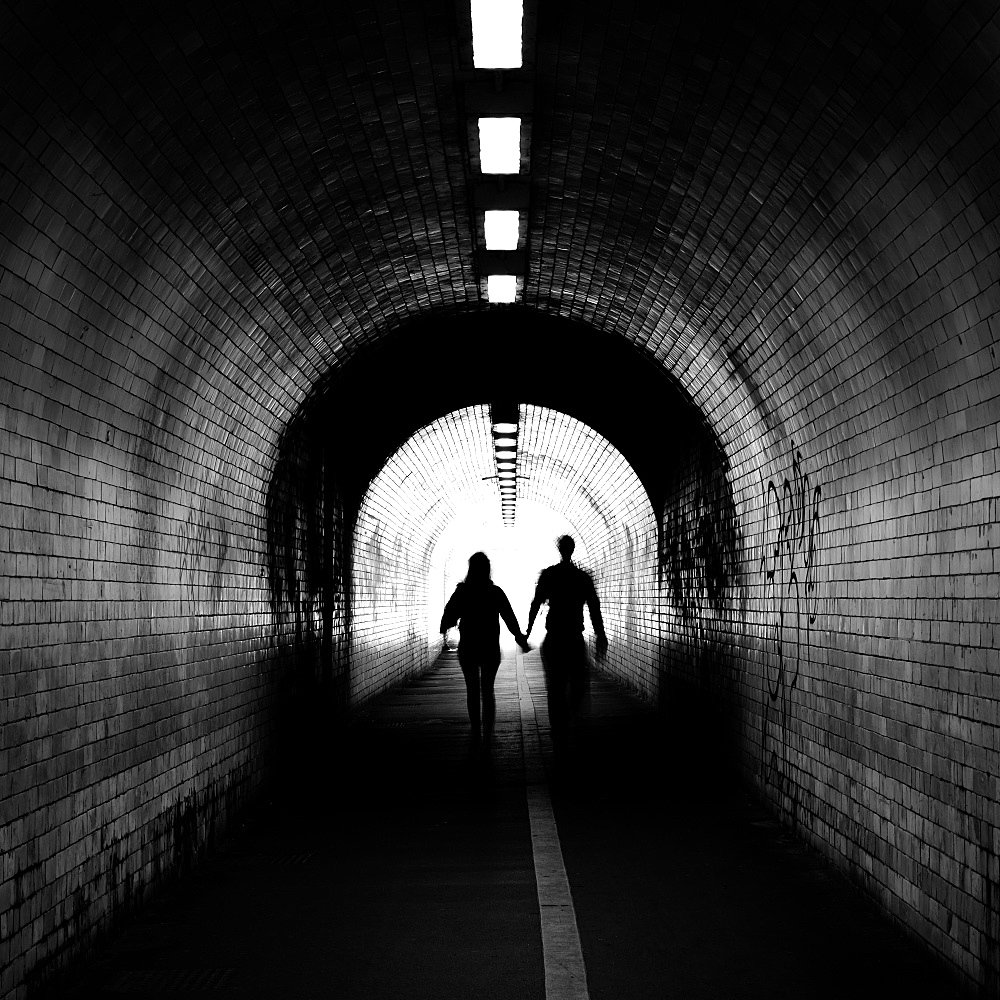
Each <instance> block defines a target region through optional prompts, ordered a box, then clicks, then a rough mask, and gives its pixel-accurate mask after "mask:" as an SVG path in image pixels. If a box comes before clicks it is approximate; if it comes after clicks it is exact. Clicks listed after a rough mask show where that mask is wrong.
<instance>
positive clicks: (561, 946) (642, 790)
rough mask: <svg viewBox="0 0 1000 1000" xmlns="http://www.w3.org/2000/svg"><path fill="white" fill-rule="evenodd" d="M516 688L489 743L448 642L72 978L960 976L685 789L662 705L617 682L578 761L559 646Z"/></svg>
mask: <svg viewBox="0 0 1000 1000" xmlns="http://www.w3.org/2000/svg"><path fill="white" fill-rule="evenodd" d="M497 695H498V698H497V701H498V712H497V731H496V734H495V738H494V742H493V745H492V747H491V752H490V753H489V754H483V753H481V752H480V751H478V750H477V749H476V748H475V747H474V746H473V744H472V742H471V740H470V738H469V732H468V720H467V718H466V717H465V689H464V685H463V681H462V676H461V672H460V670H459V668H458V663H457V660H456V659H455V656H454V654H447V653H446V654H445V655H444V656H442V658H441V659H440V660H439V661H438V663H437V664H436V666H435V667H434V669H433V670H431V671H430V672H429V673H427V674H425V675H424V676H423V677H420V678H418V679H416V680H414V681H412V682H409V683H407V684H405V685H403V686H402V687H400V688H398V689H396V690H394V691H392V692H390V693H388V694H387V695H385V696H384V697H382V698H381V699H379V700H378V701H377V703H375V704H374V705H372V706H371V707H370V708H369V709H368V710H367V711H366V712H364V713H363V714H362V715H361V716H359V717H358V718H357V719H356V720H355V721H354V723H353V724H352V725H351V726H350V727H348V728H347V729H346V730H345V731H344V734H343V737H342V739H340V740H339V741H338V743H337V746H336V749H335V752H334V753H333V756H332V759H330V761H329V762H328V766H327V767H326V768H325V772H324V779H323V782H322V784H321V785H320V786H319V787H316V788H315V790H314V793H313V794H312V795H309V796H306V795H304V794H302V793H301V792H296V791H295V790H294V789H291V790H290V794H288V795H287V796H283V797H282V798H281V799H276V800H274V801H272V802H270V803H268V804H265V805H264V806H262V808H261V810H260V811H259V814H258V815H256V816H255V817H253V819H252V820H251V821H250V822H249V823H248V824H247V825H246V826H245V828H244V829H242V830H241V831H240V832H239V833H237V834H234V835H233V836H232V837H231V838H230V839H229V840H228V841H227V843H226V844H225V845H224V848H223V849H221V850H220V851H219V852H217V854H216V855H215V857H213V858H212V859H211V860H209V861H207V862H206V863H204V864H203V865H201V866H200V867H199V868H198V869H197V870H196V871H195V872H194V873H193V874H191V875H189V876H188V877H186V878H185V879H183V880H181V881H180V882H179V883H177V884H176V885H175V886H174V887H173V888H171V889H169V890H167V891H166V892H165V893H164V894H163V895H162V896H161V897H160V898H159V899H158V900H157V901H156V902H155V903H152V904H151V905H149V906H147V907H146V908H145V909H144V910H143V911H142V913H141V914H140V915H139V916H138V917H137V919H136V920H135V922H134V923H133V924H132V926H130V927H129V928H128V929H127V930H126V931H124V932H123V933H121V934H120V935H118V937H117V939H116V940H115V941H114V942H112V943H111V944H110V945H108V946H106V947H105V948H103V949H102V950H101V952H100V953H99V954H96V955H95V956H94V957H93V959H92V960H91V961H89V962H88V963H87V964H85V965H84V966H83V967H82V968H81V969H80V970H79V971H78V972H77V973H76V974H75V975H74V976H73V979H72V982H69V983H64V984H62V985H61V986H60V991H59V992H57V993H56V996H57V997H65V998H66V1000H70V998H75V1000H80V998H87V1000H92V998H97V997H127V996H134V997H144V998H157V997H161V996H163V997H167V996H169V997H173V998H177V997H183V996H198V995H201V994H202V993H205V992H220V993H222V994H223V995H225V996H226V997H230V998H232V1000H243V998H247V1000H250V998H263V997H267V998H271V997H275V998H277V997H282V998H284V997H292V998H312V997H323V998H338V1000H340V998H343V1000H352V998H401V1000H402V998H406V1000H421V998H427V1000H431V998H433V1000H449V998H462V1000H470V998H497V1000H501V998H502V1000H512V998H518V1000H533V998H538V1000H543V998H545V1000H556V998H558V1000H570V998H572V1000H576V998H581V1000H582V998H586V997H592V998H595V1000H617V998H632V997H639V998H646V997H658V998H659V997H663V998H684V1000H694V998H702V997H713V998H716V997H717V998H744V997H746V998H751V997H753V998H767V1000H782V998H795V1000H802V998H837V1000H843V998H845V997H867V996H872V997H874V996H878V997H882V998H891V997H907V998H922V997H934V998H935V1000H940V998H943V997H952V996H955V995H956V991H955V989H954V987H953V986H952V984H951V983H950V981H949V980H948V979H947V978H945V977H944V975H943V974H942V973H941V972H940V971H939V970H938V968H937V966H936V965H935V964H934V963H933V962H931V961H930V960H929V959H927V958H925V957H924V956H923V954H922V953H921V952H920V951H919V950H917V949H916V948H914V947H912V946H911V945H910V944H909V943H908V941H907V940H905V939H904V937H903V936H902V934H901V933H900V932H898V931H897V930H896V929H895V928H893V927H892V926H890V925H889V924H887V923H886V922H884V921H883V920H881V919H880V918H879V917H878V915H877V914H876V913H875V912H874V911H873V910H872V909H871V908H870V907H869V906H868V905H867V904H866V903H865V902H864V901H863V900H862V899H861V898H860V897H859V896H858V895H857V893H856V892H855V890H854V889H853V888H852V887H851V886H850V885H849V884H847V882H846V881H845V880H844V879H842V878H841V877H840V876H838V875H836V874H834V873H832V872H831V871H830V870H829V869H828V868H827V867H826V866H825V865H824V863H823V862H822V861H821V860H820V859H818V858H817V857H815V856H814V855H812V853H811V852H809V851H807V850H806V849H805V848H803V847H802V846H800V845H799V844H798V843H797V842H796V841H795V840H794V839H792V838H789V837H788V836H787V835H785V834H784V833H783V832H782V831H781V829H780V828H779V827H778V826H777V825H776V824H774V823H773V822H771V821H770V820H768V819H767V817H766V816H765V815H764V814H763V813H762V812H760V811H759V810H757V809H755V808H754V807H753V806H752V804H750V803H749V802H748V801H747V800H746V799H745V798H743V797H741V796H739V795H734V796H725V797H722V798H718V797H717V798H715V799H714V800H712V799H706V798H705V797H700V798H699V797H697V796H694V795H692V794H691V793H690V792H689V791H688V790H685V789H684V788H679V787H677V786H676V784H675V782H674V779H673V777H672V771H673V769H672V768H670V767H669V766H667V765H666V763H665V761H664V756H663V753H662V750H661V734H660V732H659V729H658V725H657V719H656V717H655V715H654V714H653V713H652V712H651V711H650V710H649V709H648V708H646V707H645V706H643V705H642V704H641V703H639V702H638V701H636V700H635V699H633V698H631V697H630V696H629V695H628V694H626V693H625V692H624V691H623V690H622V689H620V688H619V687H618V686H617V685H615V684H614V683H612V682H611V681H609V680H607V679H605V678H602V677H599V676H598V677H595V679H594V681H593V684H592V686H591V695H590V698H589V703H588V704H587V705H586V706H585V713H584V715H583V716H582V717H581V719H580V720H579V722H578V723H577V726H576V728H575V730H574V734H573V740H572V744H571V746H570V747H569V748H568V750H567V752H566V754H565V755H560V756H559V757H554V756H553V754H552V751H551V745H550V742H549V737H548V732H547V715H546V712H545V698H544V690H543V685H542V677H541V668H540V663H539V659H538V654H537V652H533V653H530V654H528V655H526V656H515V655H514V654H510V655H509V656H508V657H507V658H505V661H504V664H503V665H502V667H501V672H500V676H499V678H498V689H497ZM536 716H537V725H536ZM522 718H523V719H524V724H523V725H522Z"/></svg>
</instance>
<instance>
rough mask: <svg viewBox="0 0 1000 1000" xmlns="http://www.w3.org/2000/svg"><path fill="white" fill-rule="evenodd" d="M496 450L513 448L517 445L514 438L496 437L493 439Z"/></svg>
mask: <svg viewBox="0 0 1000 1000" xmlns="http://www.w3.org/2000/svg"><path fill="white" fill-rule="evenodd" d="M493 443H494V444H495V445H496V446H497V447H498V448H513V447H514V446H515V445H516V444H517V438H516V437H498V438H494V439H493Z"/></svg>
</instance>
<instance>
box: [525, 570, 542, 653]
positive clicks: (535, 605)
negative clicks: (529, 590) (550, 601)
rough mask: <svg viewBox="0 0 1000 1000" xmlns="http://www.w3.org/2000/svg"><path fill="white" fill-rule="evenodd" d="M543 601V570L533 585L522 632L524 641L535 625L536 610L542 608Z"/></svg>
mask: <svg viewBox="0 0 1000 1000" xmlns="http://www.w3.org/2000/svg"><path fill="white" fill-rule="evenodd" d="M545 599H546V594H545V570H544V569H543V570H542V571H541V573H539V574H538V583H536V584H535V596H534V597H533V598H532V599H531V610H530V611H529V612H528V627H527V628H526V629H525V630H524V637H525V639H527V638H528V636H529V635H531V626H532V625H534V624H535V618H536V617H537V615H538V609H539V608H540V607H541V606H542V601H544V600H545Z"/></svg>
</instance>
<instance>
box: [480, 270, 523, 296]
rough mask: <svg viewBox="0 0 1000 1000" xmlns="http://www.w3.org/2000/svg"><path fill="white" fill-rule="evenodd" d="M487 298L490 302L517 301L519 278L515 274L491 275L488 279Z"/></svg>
mask: <svg viewBox="0 0 1000 1000" xmlns="http://www.w3.org/2000/svg"><path fill="white" fill-rule="evenodd" d="M486 298H487V299H488V300H489V301H490V302H514V301H516V300H517V278H516V277H514V275H513V274H490V275H487V278H486Z"/></svg>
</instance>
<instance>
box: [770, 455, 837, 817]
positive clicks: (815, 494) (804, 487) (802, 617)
mask: <svg viewBox="0 0 1000 1000" xmlns="http://www.w3.org/2000/svg"><path fill="white" fill-rule="evenodd" d="M762 494H763V495H762V503H763V515H762V526H761V539H760V564H759V575H760V583H761V585H762V587H763V591H762V604H763V609H764V615H765V630H766V631H765V650H764V685H763V688H764V690H763V706H762V720H761V738H762V748H761V749H762V762H763V780H764V784H765V786H771V787H772V788H774V789H775V791H776V792H777V793H778V796H779V800H780V801H781V802H783V803H785V804H787V807H788V809H789V812H790V813H791V819H792V822H793V823H794V822H795V820H796V813H797V807H798V791H797V789H798V787H799V783H798V781H797V774H796V772H797V765H796V761H795V750H794V747H793V745H792V741H793V737H792V730H791V722H792V716H793V711H792V710H793V704H794V695H795V691H796V689H797V688H798V685H799V680H800V677H801V674H802V668H803V664H804V663H805V662H806V661H807V658H808V656H809V649H810V646H811V644H812V631H813V627H814V625H815V623H816V618H817V613H818V591H817V566H818V553H819V542H820V533H821V527H822V525H821V518H820V500H821V497H822V492H821V490H820V487H819V486H818V485H814V484H813V483H812V482H811V481H810V478H809V475H808V473H807V472H806V470H805V467H804V464H803V458H802V454H801V452H799V451H797V450H796V449H795V446H794V443H793V445H792V461H791V470H790V473H789V475H787V476H786V477H785V478H784V480H783V481H781V482H780V484H779V482H777V481H776V480H775V479H769V480H768V481H767V483H766V485H763V480H762Z"/></svg>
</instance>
